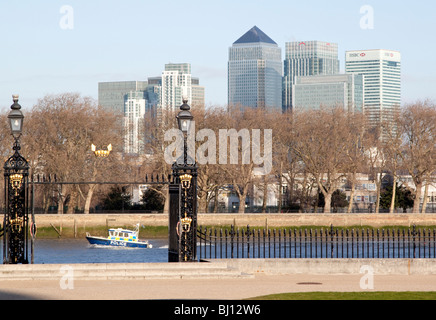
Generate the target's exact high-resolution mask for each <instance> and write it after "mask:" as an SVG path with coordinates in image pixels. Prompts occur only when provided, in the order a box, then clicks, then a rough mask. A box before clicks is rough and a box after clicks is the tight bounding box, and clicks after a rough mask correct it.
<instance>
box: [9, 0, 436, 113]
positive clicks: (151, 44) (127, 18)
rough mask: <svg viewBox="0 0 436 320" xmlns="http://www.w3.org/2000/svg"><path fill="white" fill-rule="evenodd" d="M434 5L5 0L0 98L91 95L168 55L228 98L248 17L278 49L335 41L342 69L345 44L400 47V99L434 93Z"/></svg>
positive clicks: (29, 100)
mask: <svg viewBox="0 0 436 320" xmlns="http://www.w3.org/2000/svg"><path fill="white" fill-rule="evenodd" d="M65 5H68V6H70V7H71V8H72V9H73V11H72V14H73V15H72V17H73V20H72V21H73V23H74V25H73V28H72V29H65V28H62V27H61V25H60V22H61V24H62V23H64V26H65V23H66V22H68V23H70V21H69V20H68V21H67V20H66V15H67V13H71V12H70V11H68V12H63V13H61V8H62V7H63V6H65ZM365 5H369V6H371V7H372V8H373V9H374V28H373V29H362V28H361V24H360V21H361V19H362V17H363V16H364V14H362V13H360V9H361V7H362V6H365ZM435 12H436V5H435V2H433V1H414V2H412V1H393V0H381V1H380V0H379V1H366V0H364V1H355V0H346V1H345V0H344V1H341V0H331V1H321V0H319V1H318V0H304V1H303V0H300V1H290V0H283V1H281V0H268V1H266V0H250V1H248V0H232V1H229V0H220V1H209V0H185V1H183V0H182V1H180V0H178V1H175V0H147V1H144V0H143V1H140V0H123V1H115V0H104V1H100V0H86V1H85V0H70V1H67V0H62V1H58V0H40V1H35V0H33V1H30V0H19V1H5V0H3V1H1V3H0V35H1V36H0V39H1V44H0V107H9V106H10V105H11V104H12V98H11V95H12V94H13V93H19V94H20V102H21V104H22V106H23V107H24V108H30V107H31V106H32V105H33V104H35V103H36V101H37V99H38V98H42V97H43V96H44V95H46V94H50V93H60V92H79V93H81V94H82V95H86V96H92V97H94V98H95V99H97V84H98V82H102V81H118V80H146V79H147V77H151V76H158V75H160V74H161V72H162V70H163V68H164V65H165V63H168V62H189V63H191V65H192V74H193V76H195V77H199V78H200V83H201V84H202V85H204V86H205V88H206V103H207V104H208V105H210V104H219V105H224V104H226V102H227V59H228V48H229V47H230V46H231V45H232V43H233V42H234V41H235V40H237V39H238V38H239V37H240V36H241V35H243V34H244V33H245V32H246V31H248V30H249V29H250V28H251V27H253V26H254V25H257V26H258V27H259V28H260V29H262V30H263V31H264V32H265V33H266V34H267V35H269V36H270V37H271V38H272V39H273V40H275V41H276V42H277V43H278V45H279V46H280V47H281V48H282V56H283V58H284V54H285V42H288V41H300V40H322V41H329V42H336V43H338V44H339V59H340V61H341V71H343V69H344V67H343V66H344V60H345V51H346V50H360V49H391V50H398V51H400V52H401V54H402V78H403V82H402V84H403V90H402V96H403V102H404V103H408V102H413V101H415V100H417V99H426V98H430V99H435V98H436V90H435V89H436V59H435V56H436V45H435V42H436V40H435V31H436V19H435ZM69 26H71V25H69ZM435 100H436V99H435Z"/></svg>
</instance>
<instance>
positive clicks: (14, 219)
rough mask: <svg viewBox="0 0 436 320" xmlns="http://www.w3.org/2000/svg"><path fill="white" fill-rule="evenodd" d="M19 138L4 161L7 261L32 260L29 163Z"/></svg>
mask: <svg viewBox="0 0 436 320" xmlns="http://www.w3.org/2000/svg"><path fill="white" fill-rule="evenodd" d="M20 149H21V148H20V144H19V141H18V138H15V142H14V147H13V150H14V151H15V152H14V154H13V155H12V156H11V157H10V158H9V159H8V160H7V161H6V162H5V164H4V177H5V203H6V206H5V215H4V237H3V248H4V250H3V263H5V264H14V263H28V252H27V251H28V250H27V249H28V225H29V219H28V208H29V206H28V202H29V194H28V173H29V164H28V163H27V160H26V159H25V158H24V157H23V156H22V155H21V154H20V152H19V150H20Z"/></svg>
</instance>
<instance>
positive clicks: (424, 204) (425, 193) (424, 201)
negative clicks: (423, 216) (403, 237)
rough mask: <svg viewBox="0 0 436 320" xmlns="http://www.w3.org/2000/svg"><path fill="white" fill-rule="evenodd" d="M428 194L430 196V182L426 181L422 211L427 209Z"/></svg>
mask: <svg viewBox="0 0 436 320" xmlns="http://www.w3.org/2000/svg"><path fill="white" fill-rule="evenodd" d="M427 196H428V182H426V183H425V187H424V195H423V200H422V209H421V213H425V211H426V209H427Z"/></svg>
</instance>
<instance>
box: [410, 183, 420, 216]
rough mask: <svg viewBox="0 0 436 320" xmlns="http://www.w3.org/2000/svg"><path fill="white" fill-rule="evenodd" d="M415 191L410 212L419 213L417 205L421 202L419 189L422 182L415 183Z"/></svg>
mask: <svg viewBox="0 0 436 320" xmlns="http://www.w3.org/2000/svg"><path fill="white" fill-rule="evenodd" d="M415 186H416V193H415V200H413V211H412V213H419V205H420V204H421V189H422V182H419V183H416V182H415Z"/></svg>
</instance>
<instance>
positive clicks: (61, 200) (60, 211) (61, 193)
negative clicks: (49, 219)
mask: <svg viewBox="0 0 436 320" xmlns="http://www.w3.org/2000/svg"><path fill="white" fill-rule="evenodd" d="M64 188H65V187H64V185H63V184H62V185H60V186H59V199H58V214H64V192H65V190H64Z"/></svg>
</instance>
